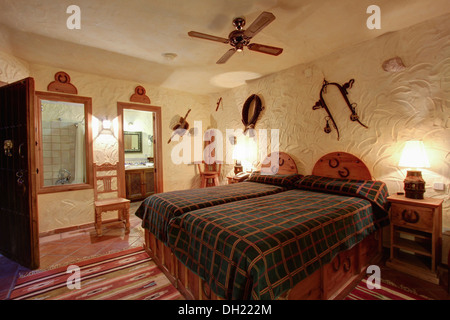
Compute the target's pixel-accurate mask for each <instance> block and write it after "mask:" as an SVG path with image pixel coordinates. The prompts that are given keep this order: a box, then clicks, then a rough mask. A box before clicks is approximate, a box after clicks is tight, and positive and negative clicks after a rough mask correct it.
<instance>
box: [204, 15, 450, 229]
mask: <svg viewBox="0 0 450 320" xmlns="http://www.w3.org/2000/svg"><path fill="white" fill-rule="evenodd" d="M396 56H399V57H401V58H402V59H403V62H404V64H405V65H406V70H404V71H401V72H398V73H389V72H386V71H384V70H383V69H382V67H381V65H382V63H383V62H384V61H385V60H387V59H390V58H393V57H396ZM273 59H276V57H274V58H273ZM352 78H353V79H355V83H354V85H353V88H351V89H349V96H348V97H349V99H350V102H354V103H357V112H358V114H359V115H360V119H361V121H362V122H363V123H365V124H366V125H368V127H369V129H365V128H363V127H361V126H360V125H358V124H357V123H355V122H351V121H350V120H349V115H350V111H349V109H348V108H347V106H346V105H345V104H343V103H342V101H340V100H339V101H338V100H337V99H336V97H332V96H330V99H328V100H327V104H328V106H329V107H330V109H331V112H332V114H333V117H334V118H335V120H336V122H337V125H338V127H339V129H340V132H341V139H340V140H339V141H338V140H337V138H336V137H337V136H336V131H334V130H333V131H332V133H330V134H325V133H324V131H323V128H324V126H325V120H324V118H325V116H326V113H325V110H323V109H320V110H313V109H312V107H313V105H314V104H315V103H316V101H317V100H319V92H320V90H321V87H322V83H323V80H324V79H326V80H327V81H329V82H337V83H339V84H341V85H343V84H344V83H346V82H347V81H349V80H350V79H352ZM253 93H256V94H258V95H260V97H261V98H262V99H263V100H264V103H263V105H264V106H265V110H264V111H263V113H262V114H261V116H260V120H259V122H258V123H257V125H256V129H279V130H280V150H281V151H284V152H288V153H289V154H291V155H292V156H293V158H294V159H295V161H296V163H297V166H298V169H299V171H300V173H303V174H309V173H311V171H312V168H313V165H314V163H315V162H316V161H317V160H318V159H319V158H320V157H321V156H322V155H324V154H326V153H328V152H333V151H345V152H350V153H352V154H354V155H356V156H358V157H360V158H361V159H362V160H363V161H364V162H365V163H366V164H367V166H368V168H369V169H370V171H371V172H372V174H373V177H374V178H375V179H379V180H383V181H385V182H386V183H387V185H388V188H389V191H390V193H395V192H397V191H402V189H403V179H404V177H405V174H406V168H405V169H403V168H399V167H398V161H399V158H400V154H401V151H402V148H403V146H404V143H405V141H407V140H412V139H421V140H423V141H424V143H425V146H426V149H427V152H428V157H429V160H430V164H431V168H429V169H425V170H423V176H424V179H425V180H426V182H427V185H426V193H425V196H426V197H433V198H440V199H444V200H445V202H444V214H443V225H444V226H445V227H446V228H450V200H449V187H450V167H449V160H450V129H449V118H450V108H449V107H450V17H449V16H448V15H447V16H444V17H441V18H438V19H434V20H432V21H430V22H426V23H422V24H420V25H416V26H414V27H411V28H408V29H405V30H403V31H400V32H395V33H389V34H386V35H384V36H381V37H379V38H377V39H375V40H372V41H369V42H366V43H362V44H360V45H358V46H353V47H351V48H346V49H343V50H340V51H338V52H335V53H334V54H332V55H329V56H326V57H321V58H318V59H317V60H315V61H313V62H311V63H308V64H303V65H299V66H296V67H294V68H290V69H288V70H285V71H281V72H278V73H276V74H272V75H270V76H266V77H264V78H261V79H258V80H252V81H250V82H248V83H247V84H246V85H244V86H240V87H238V88H235V89H231V90H227V91H224V92H220V93H218V94H215V95H211V96H210V101H211V102H210V104H211V106H213V107H214V108H211V115H212V118H213V120H212V124H213V125H216V126H217V128H219V129H220V130H221V131H222V132H225V129H239V128H243V125H242V123H241V110H242V106H243V104H244V102H245V100H246V99H247V97H248V96H250V95H251V94H253ZM331 93H332V92H331V90H330V92H329V94H331ZM219 97H222V98H223V106H221V107H220V108H219V110H218V111H217V112H216V111H215V102H216V101H217V99H218V98H219ZM226 170H227V172H231V170H232V166H231V165H229V166H227V169H226ZM434 182H443V183H445V185H446V190H445V191H435V190H433V189H432V185H433V183H434Z"/></svg>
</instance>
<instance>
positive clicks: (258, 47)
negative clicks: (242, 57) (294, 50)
mask: <svg viewBox="0 0 450 320" xmlns="http://www.w3.org/2000/svg"><path fill="white" fill-rule="evenodd" d="M247 48H249V49H250V50H252V51H257V52H262V53H267V54H271V55H273V56H278V55H280V54H281V53H282V52H283V49H282V48H278V47H272V46H266V45H264V44H259V43H250V44H249V45H248V46H247Z"/></svg>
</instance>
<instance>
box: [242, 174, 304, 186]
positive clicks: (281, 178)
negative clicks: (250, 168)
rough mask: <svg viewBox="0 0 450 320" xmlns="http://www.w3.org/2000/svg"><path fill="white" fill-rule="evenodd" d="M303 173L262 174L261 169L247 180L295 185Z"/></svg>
mask: <svg viewBox="0 0 450 320" xmlns="http://www.w3.org/2000/svg"><path fill="white" fill-rule="evenodd" d="M302 177H303V175H301V174H297V173H293V174H261V172H260V171H257V172H253V173H252V174H251V175H250V176H249V177H248V178H247V179H246V180H245V181H248V182H258V183H266V184H273V185H276V186H281V187H290V188H292V187H294V186H295V182H297V181H298V180H299V179H301V178H302Z"/></svg>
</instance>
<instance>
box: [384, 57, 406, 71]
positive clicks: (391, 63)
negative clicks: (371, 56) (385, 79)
mask: <svg viewBox="0 0 450 320" xmlns="http://www.w3.org/2000/svg"><path fill="white" fill-rule="evenodd" d="M381 67H382V68H383V70H384V71H387V72H400V71H403V70H405V69H406V66H405V65H404V64H403V61H402V58H400V57H395V58H392V59H388V60H386V61H384V62H383V64H382V66H381Z"/></svg>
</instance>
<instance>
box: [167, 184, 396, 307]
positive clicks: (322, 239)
mask: <svg viewBox="0 0 450 320" xmlns="http://www.w3.org/2000/svg"><path fill="white" fill-rule="evenodd" d="M383 192H385V191H383ZM372 208H373V204H372V202H371V201H368V200H365V199H362V198H359V197H349V196H341V195H334V194H326V193H320V192H312V191H306V190H300V189H294V190H288V191H285V192H280V193H277V194H273V195H269V196H264V197H259V198H252V199H248V200H242V201H238V202H232V203H227V204H223V205H219V206H215V207H209V208H204V209H200V210H195V211H191V212H188V213H185V214H183V215H181V216H177V217H175V218H173V219H172V220H171V222H170V225H169V229H168V237H169V239H168V242H169V245H170V247H171V249H172V251H173V252H174V254H175V256H176V257H177V258H178V259H179V260H180V261H181V262H182V263H184V264H185V265H186V266H187V267H188V268H189V269H190V270H192V271H193V272H195V273H196V274H197V275H199V276H200V277H201V278H202V279H203V280H205V281H206V282H207V283H208V285H209V286H210V287H211V290H212V291H214V292H215V293H216V294H217V295H218V296H220V297H222V298H225V299H277V298H278V297H279V296H280V295H281V294H283V293H284V292H285V291H287V290H289V289H290V288H292V287H293V286H295V284H297V283H298V282H300V281H301V280H303V279H304V278H306V277H307V276H308V275H310V274H312V273H313V272H314V271H316V270H318V269H319V268H321V267H322V266H323V265H325V264H327V263H329V262H331V260H332V259H333V257H335V256H336V255H337V254H338V253H339V252H340V251H343V250H346V249H349V248H351V247H352V246H353V245H355V244H356V243H358V242H360V241H361V240H363V239H364V238H365V237H366V236H368V235H369V234H371V233H373V232H374V231H375V230H376V229H377V226H376V224H375V223H374V215H373V214H372ZM384 214H385V215H386V216H387V212H385V213H384Z"/></svg>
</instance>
